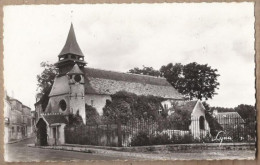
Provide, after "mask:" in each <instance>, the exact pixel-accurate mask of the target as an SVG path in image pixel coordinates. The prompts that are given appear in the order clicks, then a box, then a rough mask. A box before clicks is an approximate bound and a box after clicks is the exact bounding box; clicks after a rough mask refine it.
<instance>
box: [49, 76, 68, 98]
mask: <svg viewBox="0 0 260 165" xmlns="http://www.w3.org/2000/svg"><path fill="white" fill-rule="evenodd" d="M69 89H70V87H69V79H68V77H67V76H61V77H55V79H54V83H53V86H52V89H51V92H50V94H49V96H55V95H62V94H68V93H69Z"/></svg>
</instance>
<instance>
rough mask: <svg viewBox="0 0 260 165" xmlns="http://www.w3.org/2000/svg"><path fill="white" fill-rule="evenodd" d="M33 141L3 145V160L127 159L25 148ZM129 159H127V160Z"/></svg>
mask: <svg viewBox="0 0 260 165" xmlns="http://www.w3.org/2000/svg"><path fill="white" fill-rule="evenodd" d="M33 142H34V139H32V138H31V139H27V140H24V141H21V142H18V143H13V144H6V145H5V160H6V161H8V162H19V161H23V162H28V161H46V160H50V161H54V160H61V161H69V160H125V159H127V158H123V157H116V156H104V155H98V154H92V153H81V152H72V151H57V150H51V149H41V148H32V147H27V144H32V143H33ZM128 159H129V158H128Z"/></svg>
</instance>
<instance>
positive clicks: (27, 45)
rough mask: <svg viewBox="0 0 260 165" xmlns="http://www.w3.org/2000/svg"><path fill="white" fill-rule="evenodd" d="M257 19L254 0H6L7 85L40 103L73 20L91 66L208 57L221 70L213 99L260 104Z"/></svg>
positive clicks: (122, 66)
mask: <svg viewBox="0 0 260 165" xmlns="http://www.w3.org/2000/svg"><path fill="white" fill-rule="evenodd" d="M254 21H255V18H254V4H253V3H248V2H243V3H162V4H87V5H21V6H5V7H4V40H3V41H4V86H5V89H6V91H7V93H8V94H9V95H10V96H13V97H15V98H16V99H18V100H20V101H21V102H22V103H23V104H25V105H27V106H29V107H31V108H32V109H34V103H35V95H36V93H37V79H36V76H37V74H40V73H41V72H42V70H43V68H41V67H40V63H41V62H42V61H49V62H50V63H55V62H57V61H58V54H59V53H60V51H61V49H62V48H63V46H64V44H65V41H66V38H67V35H68V31H69V28H70V24H71V22H72V23H73V25H74V30H75V33H76V38H77V41H78V44H79V46H80V48H81V50H82V52H83V54H84V55H85V61H86V62H87V63H88V64H87V66H88V67H93V68H101V69H106V70H114V71H121V72H127V71H128V70H129V69H132V68H134V67H142V66H143V65H144V66H151V67H153V68H154V69H160V67H161V66H162V65H166V64H168V63H173V64H174V63H182V64H188V63H191V62H197V63H199V64H208V65H209V66H211V67H212V68H214V69H217V70H218V74H220V77H219V78H218V81H219V83H220V86H219V89H218V90H217V93H218V94H217V95H215V96H214V97H213V99H211V100H208V103H209V104H210V105H211V106H222V107H235V106H237V105H239V104H250V105H254V104H255V63H254V55H255V51H254Z"/></svg>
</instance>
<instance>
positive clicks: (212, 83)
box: [160, 62, 219, 100]
mask: <svg viewBox="0 0 260 165" xmlns="http://www.w3.org/2000/svg"><path fill="white" fill-rule="evenodd" d="M160 72H161V75H162V76H163V77H165V78H166V79H167V81H168V82H169V83H171V85H172V86H173V87H174V88H176V89H177V90H178V91H179V92H180V93H181V94H183V95H185V96H187V97H189V99H190V100H191V99H193V98H197V99H200V100H202V99H203V98H204V99H205V100H207V99H211V98H212V97H213V96H214V95H215V94H216V92H215V90H216V89H218V86H219V82H218V81H217V78H218V76H219V74H217V69H212V68H211V67H210V66H208V65H207V64H205V65H200V64H197V63H196V62H193V63H190V64H187V65H182V64H180V63H177V64H175V65H173V64H172V63H170V64H168V65H166V66H162V67H161V69H160Z"/></svg>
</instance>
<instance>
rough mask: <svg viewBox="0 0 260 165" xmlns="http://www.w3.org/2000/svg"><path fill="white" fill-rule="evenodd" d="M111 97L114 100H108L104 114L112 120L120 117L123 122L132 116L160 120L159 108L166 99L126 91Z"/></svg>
mask: <svg viewBox="0 0 260 165" xmlns="http://www.w3.org/2000/svg"><path fill="white" fill-rule="evenodd" d="M111 98H112V101H109V100H107V102H106V105H105V107H104V108H103V115H104V116H106V117H108V118H109V119H111V120H118V119H120V120H121V121H122V122H126V121H128V120H129V119H132V118H137V119H142V118H152V119H153V120H158V118H159V116H160V115H158V110H159V109H160V108H162V105H161V102H162V101H163V100H164V99H163V98H160V97H155V96H137V95H136V94H133V93H128V92H125V91H119V92H117V93H115V94H113V95H111ZM164 116H165V117H166V115H164Z"/></svg>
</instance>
